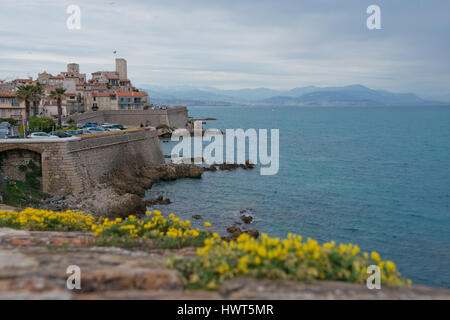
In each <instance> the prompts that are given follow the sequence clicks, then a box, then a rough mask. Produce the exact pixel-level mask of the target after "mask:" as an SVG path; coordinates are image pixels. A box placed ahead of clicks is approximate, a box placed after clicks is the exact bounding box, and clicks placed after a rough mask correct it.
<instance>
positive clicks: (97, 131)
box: [86, 127, 109, 133]
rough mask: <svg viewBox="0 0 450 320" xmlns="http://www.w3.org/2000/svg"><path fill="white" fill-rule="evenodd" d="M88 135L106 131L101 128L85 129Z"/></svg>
mask: <svg viewBox="0 0 450 320" xmlns="http://www.w3.org/2000/svg"><path fill="white" fill-rule="evenodd" d="M86 130H87V131H88V132H89V133H101V132H107V131H109V130H108V129H105V128H102V127H91V128H87V129H86Z"/></svg>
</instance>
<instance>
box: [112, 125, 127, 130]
mask: <svg viewBox="0 0 450 320" xmlns="http://www.w3.org/2000/svg"><path fill="white" fill-rule="evenodd" d="M111 127H113V128H117V129H119V130H126V129H128V128H127V127H125V126H123V125H121V124H117V123H115V124H112V125H111Z"/></svg>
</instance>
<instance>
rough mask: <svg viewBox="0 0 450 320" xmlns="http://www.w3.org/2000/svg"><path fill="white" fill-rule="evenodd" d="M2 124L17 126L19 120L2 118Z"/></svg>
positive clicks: (0, 119)
mask: <svg viewBox="0 0 450 320" xmlns="http://www.w3.org/2000/svg"><path fill="white" fill-rule="evenodd" d="M0 122H8V123H9V124H10V125H12V126H15V125H17V120H15V119H13V118H0Z"/></svg>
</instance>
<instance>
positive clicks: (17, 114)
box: [0, 91, 26, 120]
mask: <svg viewBox="0 0 450 320" xmlns="http://www.w3.org/2000/svg"><path fill="white" fill-rule="evenodd" d="M0 118H2V119H5V118H12V119H14V120H23V119H26V110H25V102H24V101H23V102H19V101H18V100H17V98H16V94H15V93H14V92H12V91H0Z"/></svg>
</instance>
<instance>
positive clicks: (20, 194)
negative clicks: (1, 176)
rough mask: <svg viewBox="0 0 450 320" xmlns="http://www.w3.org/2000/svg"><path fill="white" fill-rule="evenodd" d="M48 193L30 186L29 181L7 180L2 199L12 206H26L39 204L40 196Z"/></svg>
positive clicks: (44, 196)
mask: <svg viewBox="0 0 450 320" xmlns="http://www.w3.org/2000/svg"><path fill="white" fill-rule="evenodd" d="M46 197H48V194H46V193H44V192H41V191H40V190H39V189H36V188H34V187H32V186H30V184H29V183H27V182H24V181H19V180H12V179H10V180H8V181H7V182H6V188H5V191H4V194H3V201H4V202H5V203H6V204H8V205H11V206H14V207H21V208H23V207H26V206H28V205H39V204H40V203H41V199H42V198H46Z"/></svg>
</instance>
